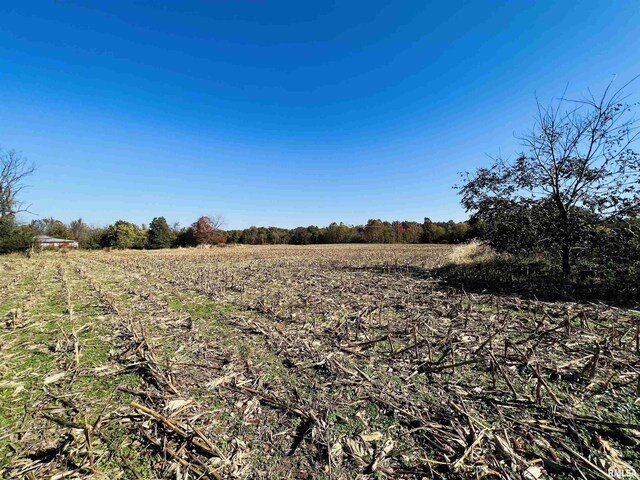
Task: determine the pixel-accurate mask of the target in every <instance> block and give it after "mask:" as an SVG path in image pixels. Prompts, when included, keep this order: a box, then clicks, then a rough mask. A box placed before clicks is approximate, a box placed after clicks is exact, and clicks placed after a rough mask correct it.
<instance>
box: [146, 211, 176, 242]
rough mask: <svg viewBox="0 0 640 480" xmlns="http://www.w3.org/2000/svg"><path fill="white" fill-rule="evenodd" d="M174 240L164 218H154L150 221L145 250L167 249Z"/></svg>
mask: <svg viewBox="0 0 640 480" xmlns="http://www.w3.org/2000/svg"><path fill="white" fill-rule="evenodd" d="M174 239H175V236H174V234H173V231H172V230H171V228H169V224H168V223H167V220H166V219H165V218H164V217H156V218H154V219H153V220H152V221H151V224H150V225H149V231H148V233H147V248H151V249H158V248H169V247H171V245H172V244H173V241H174Z"/></svg>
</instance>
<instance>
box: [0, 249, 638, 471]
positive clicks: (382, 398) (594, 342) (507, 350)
mask: <svg viewBox="0 0 640 480" xmlns="http://www.w3.org/2000/svg"><path fill="white" fill-rule="evenodd" d="M476 254H477V252H476V251H475V250H474V247H468V246H465V247H451V246H444V245H443V246H425V245H407V246H403V245H387V246H384V245H374V246H365V245H341V246H336V245H334V246H308V247H294V246H264V247H263V246H260V247H233V248H213V249H208V250H206V249H203V250H200V249H188V250H171V251H156V252H133V251H125V252H99V253H93V252H73V253H69V254H65V255H61V254H55V253H47V254H42V255H38V256H35V257H33V258H29V259H25V258H20V257H8V258H10V260H3V262H4V264H5V266H6V267H7V269H6V270H5V271H7V275H6V276H4V277H3V278H2V279H0V293H1V294H2V297H1V298H0V300H1V301H2V308H3V310H2V312H3V315H4V321H3V322H2V328H3V331H2V332H1V333H0V336H1V337H0V338H2V341H1V342H0V351H1V353H2V357H0V375H1V377H0V400H1V401H2V404H3V407H2V409H1V410H0V415H1V416H0V472H1V474H2V475H3V477H5V478H56V479H61V478H179V479H187V478H264V479H270V478H345V479H346V478H363V479H364V478H483V477H484V478H512V479H516V478H517V479H522V478H525V479H537V478H547V477H558V478H598V479H599V478H617V476H618V475H620V474H625V475H629V476H632V475H634V474H635V472H636V471H638V466H639V464H640V456H639V455H638V454H637V451H638V447H639V445H640V406H639V405H638V397H639V396H640V327H639V325H640V313H638V312H637V311H634V310H631V309H619V308H616V307H613V306H606V305H602V304H590V303H582V304H576V303H566V302H554V303H546V302H540V301H537V300H530V299H522V298H519V297H516V296H495V295H491V294H488V293H482V292H480V293H477V292H476V293H469V292H465V291H464V290H457V289H453V288H448V287H447V286H446V285H442V284H441V282H440V279H438V278H437V277H435V276H434V270H435V269H437V268H438V267H441V266H443V265H445V264H447V263H449V262H468V261H472V260H470V258H475V257H474V255H476ZM476 257H477V255H476ZM480 257H481V256H480ZM474 261H475V260H474ZM479 261H482V259H480V260H479ZM34 352H38V354H39V355H42V358H43V360H42V362H40V363H37V364H34V362H32V361H30V359H31V358H33V355H34Z"/></svg>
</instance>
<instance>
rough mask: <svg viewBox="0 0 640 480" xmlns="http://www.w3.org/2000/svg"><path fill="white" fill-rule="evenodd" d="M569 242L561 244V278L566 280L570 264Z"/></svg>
mask: <svg viewBox="0 0 640 480" xmlns="http://www.w3.org/2000/svg"><path fill="white" fill-rule="evenodd" d="M569 251H570V249H569V242H567V241H566V240H564V241H563V242H562V276H563V277H564V278H567V277H568V276H569V275H570V274H571V263H570V261H569V260H570V259H569Z"/></svg>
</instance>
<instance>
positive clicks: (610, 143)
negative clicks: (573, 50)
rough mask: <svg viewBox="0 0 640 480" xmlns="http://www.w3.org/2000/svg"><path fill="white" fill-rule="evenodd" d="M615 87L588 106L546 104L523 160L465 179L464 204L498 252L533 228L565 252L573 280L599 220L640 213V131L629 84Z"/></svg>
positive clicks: (496, 164)
mask: <svg viewBox="0 0 640 480" xmlns="http://www.w3.org/2000/svg"><path fill="white" fill-rule="evenodd" d="M627 85H628V84H627ZM611 87H612V84H611V83H610V84H609V86H608V87H607V88H606V89H605V90H604V92H603V94H602V95H601V96H599V97H594V96H593V95H590V96H589V97H588V98H586V99H584V100H580V101H567V100H564V99H560V100H558V101H556V102H552V103H551V104H550V105H549V106H548V107H544V106H542V105H541V104H540V102H538V109H537V116H536V123H535V125H534V128H533V130H532V132H531V133H529V134H527V135H524V136H523V137H522V138H521V141H522V145H523V147H524V150H523V151H522V153H520V154H519V155H518V156H517V157H516V158H515V160H509V159H504V158H501V157H498V158H494V159H493V164H492V165H491V166H490V167H488V168H481V169H479V170H478V171H476V172H475V174H469V173H467V174H466V175H464V176H463V178H464V184H463V185H462V186H461V187H459V191H460V194H461V195H462V204H463V205H464V206H465V208H466V209H467V211H473V212H474V213H475V216H476V219H477V220H480V221H484V222H485V223H486V224H487V228H488V229H489V232H490V233H491V232H492V233H493V235H490V237H489V241H490V242H491V243H492V244H493V246H494V247H496V248H497V249H498V250H509V247H513V238H514V237H513V236H511V235H512V233H513V232H514V231H522V228H523V227H525V226H526V227H528V228H531V232H532V233H535V235H537V238H536V241H537V242H536V243H537V246H538V247H539V248H541V249H545V250H550V251H555V250H557V251H559V254H560V257H561V260H562V272H563V275H564V276H568V275H569V274H570V272H571V263H572V256H573V254H574V252H575V249H576V247H577V246H578V245H579V243H580V242H581V241H582V240H583V239H584V238H585V236H587V235H588V234H589V233H590V231H591V230H592V229H593V227H594V222H597V221H604V220H611V219H614V218H629V217H631V216H633V215H637V213H638V211H639V193H640V189H639V185H638V181H639V180H640V178H639V172H640V157H639V155H638V154H637V153H636V151H635V150H634V149H633V148H634V144H635V141H636V140H637V139H638V130H637V128H636V127H635V125H634V118H633V115H632V112H631V105H630V104H629V103H627V100H626V99H627V97H626V96H625V95H624V93H623V90H624V88H625V87H626V85H625V86H624V87H623V88H621V89H619V90H617V91H612V89H611ZM521 222H524V223H521ZM532 222H535V223H534V224H532ZM492 225H493V227H492ZM532 227H536V228H532ZM492 228H493V230H492ZM501 229H502V231H503V232H504V233H503V234H500V231H501Z"/></svg>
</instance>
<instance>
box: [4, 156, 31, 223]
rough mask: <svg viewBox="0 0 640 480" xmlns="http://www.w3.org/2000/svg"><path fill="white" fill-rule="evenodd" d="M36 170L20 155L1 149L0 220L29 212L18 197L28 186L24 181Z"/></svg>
mask: <svg viewBox="0 0 640 480" xmlns="http://www.w3.org/2000/svg"><path fill="white" fill-rule="evenodd" d="M34 170H35V167H34V166H33V164H32V163H30V162H29V161H28V160H27V159H26V158H25V157H24V156H22V155H21V154H20V153H18V152H16V151H15V150H1V149H0V219H2V218H5V217H15V215H16V214H18V213H20V212H26V211H28V208H29V207H28V206H27V205H26V204H25V203H24V202H21V201H19V200H18V195H19V193H20V192H21V191H22V190H23V189H24V188H25V186H26V185H25V184H24V179H25V178H26V177H28V176H29V175H31V174H32V173H33V172H34Z"/></svg>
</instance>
